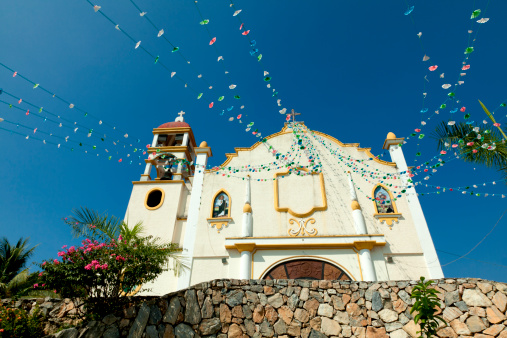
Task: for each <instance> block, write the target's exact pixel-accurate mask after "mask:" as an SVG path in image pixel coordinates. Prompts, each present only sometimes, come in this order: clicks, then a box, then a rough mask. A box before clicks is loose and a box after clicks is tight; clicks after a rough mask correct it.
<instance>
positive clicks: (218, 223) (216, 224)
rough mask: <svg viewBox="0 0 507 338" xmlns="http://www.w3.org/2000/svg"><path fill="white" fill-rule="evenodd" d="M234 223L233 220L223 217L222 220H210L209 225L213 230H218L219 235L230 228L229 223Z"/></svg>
mask: <svg viewBox="0 0 507 338" xmlns="http://www.w3.org/2000/svg"><path fill="white" fill-rule="evenodd" d="M231 221H232V218H229V217H222V218H208V223H209V225H210V226H211V227H212V228H215V229H217V231H218V233H220V231H222V230H224V229H225V228H227V227H229V222H231Z"/></svg>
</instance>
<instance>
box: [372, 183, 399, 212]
mask: <svg viewBox="0 0 507 338" xmlns="http://www.w3.org/2000/svg"><path fill="white" fill-rule="evenodd" d="M373 199H374V200H373V202H374V205H375V209H376V210H377V213H378V214H396V213H398V210H397V209H396V204H395V203H394V200H393V195H391V192H390V191H389V190H387V188H386V187H384V186H383V185H381V184H378V185H377V186H376V187H375V188H374V190H373Z"/></svg>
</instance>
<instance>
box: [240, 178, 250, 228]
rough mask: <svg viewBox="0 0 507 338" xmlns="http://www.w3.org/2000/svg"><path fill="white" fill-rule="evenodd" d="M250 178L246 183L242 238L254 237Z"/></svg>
mask: <svg viewBox="0 0 507 338" xmlns="http://www.w3.org/2000/svg"><path fill="white" fill-rule="evenodd" d="M250 196H251V195H250V176H248V179H247V182H246V196H245V205H244V206H243V220H242V221H243V222H242V224H241V237H252V236H253V219H252V206H251V201H250Z"/></svg>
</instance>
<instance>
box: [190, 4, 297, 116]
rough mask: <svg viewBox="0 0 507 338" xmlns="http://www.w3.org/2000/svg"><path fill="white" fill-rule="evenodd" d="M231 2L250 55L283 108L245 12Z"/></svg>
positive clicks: (281, 112)
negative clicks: (259, 67) (246, 20)
mask: <svg viewBox="0 0 507 338" xmlns="http://www.w3.org/2000/svg"><path fill="white" fill-rule="evenodd" d="M196 2H197V1H196ZM229 2H230V7H231V8H232V9H233V10H234V13H233V16H234V17H236V18H237V19H238V22H239V25H240V26H239V31H240V32H241V35H243V36H244V37H245V38H246V39H247V41H248V43H249V45H250V47H251V50H250V55H251V56H252V57H255V59H256V60H257V63H258V64H259V65H260V66H261V68H262V71H263V81H264V82H268V83H267V84H266V87H267V88H270V89H272V97H274V98H275V99H276V103H277V105H278V106H279V107H281V106H282V103H281V99H279V98H277V97H278V91H277V90H276V89H275V88H271V83H270V82H271V80H272V76H271V75H270V74H269V72H268V71H267V70H266V67H265V66H264V64H263V62H262V54H261V53H260V52H259V49H258V48H256V45H257V41H256V40H254V39H253V38H252V35H250V33H251V31H250V30H249V29H247V28H246V27H245V22H244V21H243V19H242V18H241V15H240V13H241V12H242V11H243V10H242V9H237V8H236V6H235V5H234V3H233V2H232V0H229ZM279 112H280V114H285V113H286V112H287V108H282V109H281V110H280V111H279Z"/></svg>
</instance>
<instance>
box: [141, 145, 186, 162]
mask: <svg viewBox="0 0 507 338" xmlns="http://www.w3.org/2000/svg"><path fill="white" fill-rule="evenodd" d="M158 149H160V151H163V152H166V153H185V156H186V159H187V161H189V162H190V161H192V156H191V155H190V151H189V150H188V146H172V147H149V148H148V150H147V151H148V153H153V152H155V153H156V152H157V150H158ZM160 155H163V154H160ZM157 157H158V156H155V157H154V158H153V159H150V160H154V159H155V158H157Z"/></svg>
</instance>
